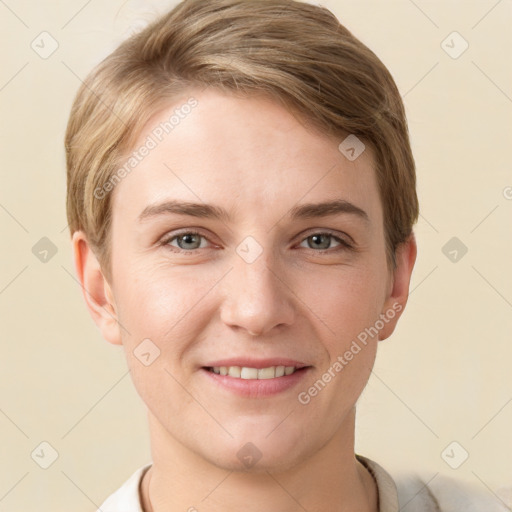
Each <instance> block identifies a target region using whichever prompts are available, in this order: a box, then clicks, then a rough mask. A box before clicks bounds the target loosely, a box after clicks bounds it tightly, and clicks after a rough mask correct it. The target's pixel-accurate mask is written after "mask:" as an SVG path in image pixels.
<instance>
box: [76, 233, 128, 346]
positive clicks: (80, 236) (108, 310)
mask: <svg viewBox="0 0 512 512" xmlns="http://www.w3.org/2000/svg"><path fill="white" fill-rule="evenodd" d="M72 245H73V254H74V261H75V270H76V274H77V277H78V279H79V281H80V284H81V286H82V295H83V297H84V299H85V304H86V306H87V309H88V310H89V313H90V315H91V317H92V319H93V320H94V322H95V324H96V325H97V326H98V328H99V329H100V331H101V334H102V335H103V337H104V338H105V339H106V340H107V341H108V342H110V343H112V344H114V345H121V344H122V341H121V332H120V328H119V323H118V320H117V311H116V305H115V300H114V295H113V292H112V289H111V286H110V283H109V282H108V281H107V279H106V278H105V276H104V275H103V272H102V270H101V266H100V264H99V261H98V259H97V258H96V255H95V254H94V252H93V250H92V248H91V246H90V244H89V242H88V240H87V238H86V236H85V234H84V233H83V232H82V231H75V233H73V239H72Z"/></svg>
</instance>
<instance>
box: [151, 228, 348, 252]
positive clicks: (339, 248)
mask: <svg viewBox="0 0 512 512" xmlns="http://www.w3.org/2000/svg"><path fill="white" fill-rule="evenodd" d="M185 235H193V236H199V237H202V238H204V239H205V240H208V241H209V239H208V237H206V236H205V235H203V234H202V233H200V232H198V231H193V230H189V231H182V232H180V233H173V234H172V235H171V236H168V237H165V238H163V239H162V241H161V242H160V245H162V246H164V247H171V251H173V252H175V253H178V254H183V253H185V254H192V253H194V252H196V251H198V250H199V249H205V247H202V248H196V249H188V250H187V249H181V248H180V247H176V246H171V245H170V242H172V241H173V240H176V239H177V238H179V237H180V236H185ZM315 235H316V236H322V235H323V236H325V235H327V236H330V237H331V239H332V240H335V241H336V242H338V243H339V246H337V247H335V248H329V249H319V250H316V249H312V248H310V247H308V248H306V249H308V250H310V251H313V252H314V253H316V254H325V253H334V252H338V251H347V250H349V251H353V250H354V246H353V245H352V244H350V243H349V242H347V241H346V240H344V239H343V238H340V237H338V236H336V235H335V234H334V233H331V232H329V231H315V232H313V233H311V234H309V235H308V236H306V237H304V238H303V239H302V240H301V241H300V243H302V242H304V241H305V240H307V239H308V238H311V237H312V236H315Z"/></svg>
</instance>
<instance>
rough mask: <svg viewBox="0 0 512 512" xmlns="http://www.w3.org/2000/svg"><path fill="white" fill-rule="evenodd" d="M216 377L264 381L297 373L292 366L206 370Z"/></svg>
mask: <svg viewBox="0 0 512 512" xmlns="http://www.w3.org/2000/svg"><path fill="white" fill-rule="evenodd" d="M207 369H208V370H209V371H210V372H213V373H216V374H217V375H227V376H229V377H234V378H235V379H246V380H264V379H274V378H276V377H284V376H287V375H291V374H292V373H295V372H296V371H297V368H295V367H294V366H268V367H267V368H250V367H247V366H213V367H209V368H207Z"/></svg>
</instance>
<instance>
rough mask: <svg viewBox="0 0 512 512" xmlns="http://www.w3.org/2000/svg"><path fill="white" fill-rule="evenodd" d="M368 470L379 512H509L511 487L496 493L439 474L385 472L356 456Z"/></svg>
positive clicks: (510, 508) (374, 463) (511, 507)
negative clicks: (375, 486) (377, 495)
mask: <svg viewBox="0 0 512 512" xmlns="http://www.w3.org/2000/svg"><path fill="white" fill-rule="evenodd" d="M356 457H357V459H358V460H359V461H360V462H361V463H362V464H363V465H364V466H365V467H366V468H367V469H368V470H369V471H370V473H371V474H372V476H373V477H374V479H375V482H376V484H377V487H378V493H379V503H380V507H379V510H380V512H396V511H398V510H400V511H404V512H405V511H407V512H483V511H485V512H510V511H511V510H512V487H510V488H507V489H501V490H498V491H497V492H495V491H492V490H490V489H486V488H485V487H484V486H483V485H481V486H480V485H472V484H469V483H467V482H464V481H462V480H458V479H455V478H450V477H448V476H445V475H442V474H440V473H436V474H431V475H427V476H425V475H422V474H418V473H413V472H405V471H402V472H396V471H395V472H391V473H389V472H388V471H386V470H385V469H384V468H383V467H382V466H380V465H379V464H377V463H376V462H375V461H373V460H370V459H367V458H366V457H362V456H360V455H356Z"/></svg>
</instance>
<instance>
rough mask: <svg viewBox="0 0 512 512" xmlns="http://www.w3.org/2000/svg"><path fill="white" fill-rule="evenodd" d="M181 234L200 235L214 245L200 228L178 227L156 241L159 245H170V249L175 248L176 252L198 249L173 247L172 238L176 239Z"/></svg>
mask: <svg viewBox="0 0 512 512" xmlns="http://www.w3.org/2000/svg"><path fill="white" fill-rule="evenodd" d="M182 235H197V236H200V237H202V238H204V239H205V240H207V241H208V243H209V244H210V245H215V244H214V243H213V242H212V241H211V240H210V237H208V236H206V235H205V234H204V233H203V232H202V230H201V229H200V228H182V229H179V230H177V231H172V232H170V233H167V234H165V235H164V236H163V237H162V238H161V239H160V241H159V242H158V243H159V245H163V246H168V247H172V249H173V250H175V251H176V252H189V253H191V252H195V251H197V250H198V249H189V250H186V249H181V248H180V247H175V246H173V245H171V244H170V242H171V241H172V240H174V239H176V238H178V237H179V236H182ZM202 249H208V247H202Z"/></svg>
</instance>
